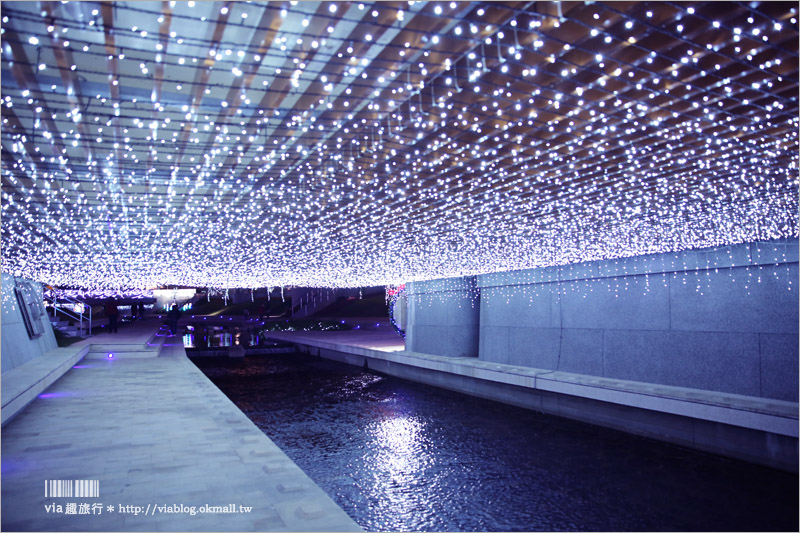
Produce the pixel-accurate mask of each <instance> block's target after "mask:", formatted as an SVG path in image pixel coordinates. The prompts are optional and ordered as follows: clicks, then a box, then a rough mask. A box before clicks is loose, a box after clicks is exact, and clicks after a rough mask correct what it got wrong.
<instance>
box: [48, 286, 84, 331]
mask: <svg viewBox="0 0 800 533" xmlns="http://www.w3.org/2000/svg"><path fill="white" fill-rule="evenodd" d="M48 293H49V294H48ZM44 300H45V301H46V302H49V303H50V305H51V307H52V308H53V317H54V318H56V319H58V314H59V313H61V314H62V315H64V316H65V317H67V318H68V319H70V320H74V321H77V322H78V331H79V332H80V336H81V338H85V337H86V336H87V335H91V334H92V306H91V305H88V304H85V303H83V302H80V301H78V300H75V299H73V298H69V297H67V296H63V295H62V296H59V295H57V294H56V292H55V291H48V290H47V289H45V291H44ZM67 306H70V307H67ZM87 309H88V311H89V312H88V313H87V312H86V310H87ZM84 321H86V327H84Z"/></svg>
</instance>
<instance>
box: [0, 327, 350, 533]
mask: <svg viewBox="0 0 800 533" xmlns="http://www.w3.org/2000/svg"><path fill="white" fill-rule="evenodd" d="M157 325H158V322H157V321H156V320H155V319H151V320H145V321H143V322H142V323H139V324H134V325H127V326H124V327H121V328H120V333H118V334H110V333H104V334H101V335H97V336H95V337H93V338H92V339H90V340H88V341H82V342H91V343H95V344H98V343H101V344H114V343H119V344H130V343H134V342H138V341H141V342H146V341H147V339H148V338H150V336H152V334H153V332H154V331H155V329H156V327H157ZM47 480H98V481H99V497H72V498H68V497H46V496H45V490H46V486H47ZM70 504H75V505H74V506H72V505H70ZM206 506H211V507H217V508H216V509H212V508H208V507H206ZM247 508H249V510H248V509H247ZM87 513H88V514H87ZM192 513H194V514H192ZM2 530H3V531H314V530H324V531H357V530H360V528H359V527H358V525H357V524H356V523H355V522H353V521H352V520H351V519H350V518H349V517H348V516H347V515H346V514H345V513H344V512H343V511H342V510H341V509H340V508H339V507H338V506H337V505H336V504H335V503H334V502H333V501H332V500H331V499H330V498H329V497H328V496H327V495H326V494H325V493H324V492H323V491H322V489H320V488H319V487H318V486H317V485H316V484H315V483H314V482H313V481H312V480H311V479H310V478H309V477H308V476H306V474H305V473H304V472H302V470H300V468H299V467H297V466H296V465H295V464H294V463H292V461H291V460H290V459H289V458H288V457H287V456H286V455H285V454H284V453H283V452H282V451H281V450H280V449H279V448H278V447H277V446H276V445H275V444H274V443H272V441H271V440H269V438H267V437H266V436H265V435H264V433H262V432H261V430H259V429H258V428H257V427H256V426H255V425H254V424H253V423H252V422H250V420H249V419H248V418H247V417H246V416H245V415H244V414H243V413H242V412H241V411H240V410H239V409H238V408H237V407H236V406H235V405H234V404H233V403H232V402H231V401H230V400H228V399H227V398H226V397H225V396H224V395H223V394H222V393H221V392H220V391H219V390H218V389H217V388H216V387H215V386H214V385H213V384H212V383H211V382H210V381H209V380H208V379H207V378H206V377H205V376H204V375H203V374H202V373H201V372H200V371H199V370H198V369H197V368H196V367H195V366H194V365H193V364H192V363H191V361H189V360H188V359H187V358H186V357H185V352H184V350H183V346H182V344H181V342H180V337H171V338H167V342H165V344H164V348H163V349H162V351H161V354H160V356H159V357H149V358H118V359H111V360H108V359H88V358H87V359H84V360H83V361H82V362H80V363H79V364H77V365H75V366H74V367H73V369H72V370H70V371H69V372H67V373H66V374H65V375H64V376H63V377H62V378H61V379H59V380H58V381H57V382H56V383H54V384H53V385H52V386H51V387H50V388H49V389H48V390H47V391H46V392H45V393H43V394H41V395H40V396H39V398H38V399H36V400H35V401H34V402H33V403H31V404H30V405H29V406H28V407H27V408H26V409H25V410H24V411H23V412H21V413H20V414H19V415H18V416H17V417H16V418H15V419H13V420H12V421H11V422H9V424H8V425H6V426H5V427H3V429H2Z"/></svg>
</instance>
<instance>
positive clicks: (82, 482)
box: [44, 479, 100, 498]
mask: <svg viewBox="0 0 800 533" xmlns="http://www.w3.org/2000/svg"><path fill="white" fill-rule="evenodd" d="M44 497H45V498H99V497H100V481H99V480H97V479H47V480H45V482H44Z"/></svg>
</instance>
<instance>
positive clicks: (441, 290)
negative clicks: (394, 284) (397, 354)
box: [406, 277, 480, 357]
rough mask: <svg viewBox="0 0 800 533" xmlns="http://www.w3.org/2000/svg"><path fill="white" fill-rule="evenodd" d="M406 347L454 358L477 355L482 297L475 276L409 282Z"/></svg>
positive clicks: (411, 349) (414, 350) (407, 287)
mask: <svg viewBox="0 0 800 533" xmlns="http://www.w3.org/2000/svg"><path fill="white" fill-rule="evenodd" d="M406 292H407V294H408V296H407V298H408V302H407V312H408V322H407V324H406V349H408V350H410V351H412V352H419V353H429V354H434V355H447V356H452V357H477V356H478V350H479V345H478V331H479V330H478V327H479V318H480V300H479V299H478V298H477V291H476V285H475V277H464V278H454V279H447V280H434V281H424V282H412V283H409V284H407V286H406Z"/></svg>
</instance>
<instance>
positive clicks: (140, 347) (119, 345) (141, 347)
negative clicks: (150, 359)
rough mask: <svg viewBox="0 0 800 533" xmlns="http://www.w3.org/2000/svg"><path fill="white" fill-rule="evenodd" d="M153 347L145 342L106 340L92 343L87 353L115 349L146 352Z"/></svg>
mask: <svg viewBox="0 0 800 533" xmlns="http://www.w3.org/2000/svg"><path fill="white" fill-rule="evenodd" d="M152 350H153V348H152V347H150V346H148V345H147V344H142V343H140V342H138V343H126V342H113V343H111V342H108V343H92V346H91V348H89V353H102V352H109V351H117V352H147V351H152Z"/></svg>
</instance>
